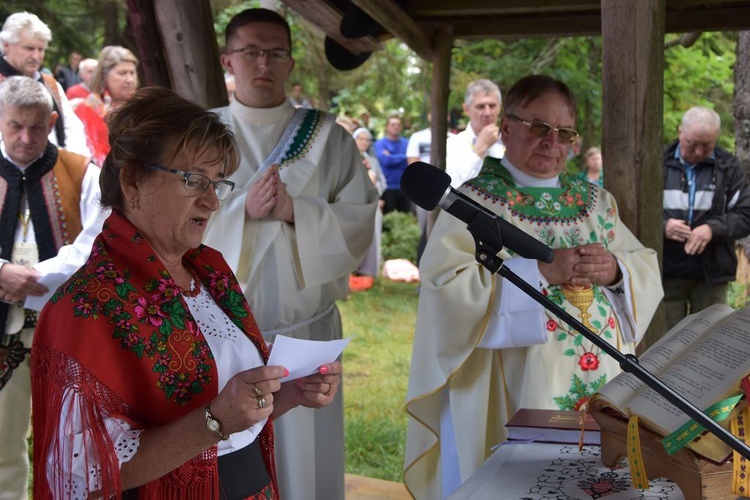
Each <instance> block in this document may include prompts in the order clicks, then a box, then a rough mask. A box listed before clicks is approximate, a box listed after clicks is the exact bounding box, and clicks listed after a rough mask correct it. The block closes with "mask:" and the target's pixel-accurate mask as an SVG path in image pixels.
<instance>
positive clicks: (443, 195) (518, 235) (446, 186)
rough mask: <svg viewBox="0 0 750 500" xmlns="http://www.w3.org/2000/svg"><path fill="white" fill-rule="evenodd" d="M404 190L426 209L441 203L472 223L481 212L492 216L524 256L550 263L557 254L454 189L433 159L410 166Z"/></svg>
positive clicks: (503, 238)
mask: <svg viewBox="0 0 750 500" xmlns="http://www.w3.org/2000/svg"><path fill="white" fill-rule="evenodd" d="M401 191H403V192H404V194H406V196H407V197H408V198H409V199H410V200H411V201H413V202H414V203H415V204H417V205H418V206H420V207H422V208H424V209H425V210H428V211H432V210H434V209H435V208H436V207H438V206H439V207H440V208H442V209H443V210H445V211H446V212H448V213H449V214H451V215H452V216H454V217H456V218H457V219H459V220H461V221H463V222H465V223H466V224H471V223H472V221H474V220H475V218H476V217H477V216H481V217H485V218H488V220H489V221H490V222H491V223H494V224H495V226H496V227H497V231H498V232H499V233H500V234H499V236H500V241H502V242H504V243H505V246H507V247H508V248H510V249H511V250H513V251H514V252H515V253H517V254H518V255H520V256H521V257H525V258H527V259H535V260H541V261H542V262H547V263H549V262H552V259H553V258H554V253H553V252H552V249H551V248H550V247H548V246H547V245H545V244H544V243H542V242H541V241H539V240H537V239H536V238H534V237H532V236H530V235H528V234H526V232H524V231H523V230H521V229H519V228H517V227H516V226H514V225H513V224H511V223H510V222H508V221H506V220H505V219H503V218H502V217H500V216H499V215H497V214H496V213H495V212H493V211H491V210H489V209H487V208H486V207H484V206H482V205H480V204H479V203H477V202H476V201H474V200H472V199H471V198H469V197H468V196H466V195H465V194H463V193H461V192H459V191H457V190H455V189H453V188H452V187H451V176H450V175H448V174H447V173H445V172H443V171H442V170H440V169H439V168H437V167H433V166H432V165H430V164H429V163H425V162H423V161H417V162H414V163H412V164H411V165H409V166H408V167H406V170H404V173H403V174H402V176H401Z"/></svg>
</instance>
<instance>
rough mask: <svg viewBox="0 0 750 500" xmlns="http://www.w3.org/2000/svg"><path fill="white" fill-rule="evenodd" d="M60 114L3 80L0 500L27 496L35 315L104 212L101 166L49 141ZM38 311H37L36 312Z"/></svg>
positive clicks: (79, 259) (72, 266)
mask: <svg viewBox="0 0 750 500" xmlns="http://www.w3.org/2000/svg"><path fill="white" fill-rule="evenodd" d="M56 119H57V113H55V112H54V111H53V109H52V97H51V96H50V94H49V92H48V91H47V89H46V88H44V85H42V84H41V83H39V82H37V81H34V80H32V79H31V78H27V77H25V76H11V77H8V78H6V79H5V80H3V81H2V82H0V136H1V137H2V142H0V152H2V158H1V159H0V193H1V195H0V325H2V326H3V329H2V330H0V443H2V446H0V498H2V499H6V498H8V499H19V498H26V488H27V481H28V474H29V460H28V447H27V443H26V434H27V431H28V428H29V418H30V414H31V381H30V372H29V350H30V347H31V342H32V336H33V333H34V326H35V325H36V311H35V310H30V309H24V308H23V307H22V306H23V305H24V301H25V300H26V299H27V297H28V298H34V299H37V302H39V303H40V304H43V302H44V299H47V298H49V296H51V295H52V292H54V289H50V288H49V287H47V286H45V285H43V284H41V283H39V280H40V278H42V277H43V276H45V275H48V274H53V273H54V274H61V275H63V276H66V277H67V276H70V275H71V274H72V273H73V272H74V271H75V270H76V269H78V267H80V266H81V265H82V264H83V262H84V261H85V260H86V258H88V255H89V253H90V251H91V244H92V242H93V240H94V237H95V236H96V235H97V234H98V233H99V232H100V231H101V227H102V223H103V222H104V218H105V216H106V214H105V213H104V212H103V211H102V210H101V209H100V208H99V198H100V190H99V168H98V167H96V166H95V165H93V164H91V163H89V161H88V159H87V158H86V157H83V156H80V155H77V154H74V153H70V152H68V151H65V150H58V148H57V147H55V146H54V145H53V144H52V143H50V142H49V140H48V138H47V135H48V134H49V131H50V129H52V128H53V127H54V124H55V120H56ZM39 308H40V306H38V307H37V308H36V309H37V310H38V309H39Z"/></svg>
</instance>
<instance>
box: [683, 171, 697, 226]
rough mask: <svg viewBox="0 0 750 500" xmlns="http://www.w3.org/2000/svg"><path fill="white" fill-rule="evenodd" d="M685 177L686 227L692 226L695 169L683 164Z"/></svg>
mask: <svg viewBox="0 0 750 500" xmlns="http://www.w3.org/2000/svg"><path fill="white" fill-rule="evenodd" d="M685 177H686V178H687V183H688V225H689V226H692V225H693V207H694V206H695V168H693V166H692V165H688V164H687V163H686V164H685Z"/></svg>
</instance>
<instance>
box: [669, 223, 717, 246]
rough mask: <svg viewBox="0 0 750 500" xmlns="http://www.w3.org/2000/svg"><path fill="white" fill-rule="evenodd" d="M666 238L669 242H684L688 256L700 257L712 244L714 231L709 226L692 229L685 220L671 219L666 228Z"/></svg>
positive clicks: (703, 225)
mask: <svg viewBox="0 0 750 500" xmlns="http://www.w3.org/2000/svg"><path fill="white" fill-rule="evenodd" d="M664 237H665V238H667V239H669V240H674V241H681V242H684V243H685V253H686V254H688V255H700V254H702V253H703V251H704V250H705V249H706V247H707V246H708V244H709V243H710V242H711V238H712V237H713V231H712V230H711V226H709V225H708V224H701V225H700V226H698V227H695V228H693V229H690V226H689V225H688V223H687V222H685V221H684V220H680V219H669V220H667V225H666V227H665V228H664Z"/></svg>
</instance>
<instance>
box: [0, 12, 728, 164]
mask: <svg viewBox="0 0 750 500" xmlns="http://www.w3.org/2000/svg"><path fill="white" fill-rule="evenodd" d="M130 1H131V2H135V1H137V0H130ZM210 4H211V8H212V11H213V15H214V29H215V31H216V36H217V41H218V44H219V47H223V44H224V39H223V33H224V28H225V26H226V24H227V23H228V22H229V19H230V18H231V17H232V16H233V15H234V14H236V13H237V12H239V11H241V10H243V9H245V8H248V7H256V6H259V5H261V4H262V5H266V6H267V5H269V4H270V5H274V4H278V10H280V11H282V13H284V14H285V16H286V17H287V19H289V21H290V24H291V26H292V31H293V33H292V40H293V50H292V52H293V57H294V59H295V60H296V66H295V69H294V73H293V74H292V77H291V78H290V82H291V81H299V82H301V83H303V85H304V89H305V94H306V95H307V96H308V97H310V98H311V100H313V102H314V103H315V104H316V106H317V107H319V108H321V109H330V110H331V111H332V112H334V113H337V114H347V115H349V116H350V117H354V118H359V117H360V115H361V114H362V113H363V112H365V111H367V112H369V113H370V115H371V123H370V124H369V126H370V128H371V129H373V130H375V131H376V132H377V133H380V132H382V127H383V125H384V123H385V120H386V118H387V117H388V116H389V115H390V114H392V113H399V114H401V115H402V116H403V117H404V121H405V125H406V127H405V128H406V131H405V134H406V135H408V134H409V133H410V132H412V131H414V130H419V129H421V128H425V127H426V126H427V120H426V114H427V111H428V109H429V92H430V85H431V77H432V73H431V68H430V65H429V64H428V63H426V62H425V61H423V60H421V59H420V58H419V57H418V56H416V54H414V53H413V52H412V51H411V50H410V49H409V48H408V47H407V46H406V45H404V44H402V43H400V42H398V41H397V40H389V41H387V42H385V43H384V44H383V50H381V51H377V52H375V53H373V54H372V56H371V57H370V58H369V59H368V60H367V62H365V63H364V64H363V65H362V66H360V67H359V68H357V69H355V70H352V71H348V72H342V71H338V70H335V69H333V68H332V67H331V66H330V64H329V63H328V62H327V61H326V59H325V54H324V52H323V35H322V34H321V33H320V32H319V31H318V30H317V29H316V28H315V27H313V26H312V25H311V24H310V23H308V22H307V21H305V20H304V19H302V18H301V16H299V15H297V14H296V13H295V12H294V11H292V10H291V9H289V8H287V7H286V6H284V5H283V4H279V3H278V2H274V1H273V0H271V1H269V0H265V1H264V0H244V1H239V0H210ZM21 10H27V11H30V12H33V13H35V14H37V15H38V16H39V17H40V18H41V19H42V20H43V21H44V22H45V23H47V24H48V25H49V27H50V28H51V30H52V33H53V40H52V43H51V44H50V46H49V48H48V51H47V56H46V59H45V65H46V66H47V67H49V68H54V66H55V65H56V64H57V63H59V62H62V63H67V58H68V54H69V53H70V51H71V50H77V51H80V52H81V53H83V55H84V56H85V57H93V58H96V57H97V55H98V53H99V50H100V49H101V48H102V47H104V46H105V45H123V46H126V47H128V48H130V49H131V50H133V51H134V53H136V54H138V51H137V48H136V46H135V43H134V40H133V36H132V33H131V31H130V27H129V20H128V17H127V0H5V1H4V2H2V5H0V18H2V19H5V18H6V17H7V16H8V15H9V14H11V13H13V12H17V11H21ZM685 40H689V42H687V43H686V42H685ZM736 43H737V32H704V33H702V34H700V36H699V37H697V38H695V37H693V38H691V37H689V36H688V37H683V36H682V34H668V35H667V36H666V37H665V54H664V55H665V72H664V135H663V137H664V141H665V142H671V141H672V140H674V139H675V138H676V136H677V127H678V125H679V121H680V119H681V117H682V114H683V113H684V111H685V110H687V109H688V108H689V107H690V106H695V105H704V106H708V107H711V108H713V109H715V110H716V111H717V112H718V113H719V115H720V116H721V118H722V129H723V133H722V134H721V136H720V139H719V143H720V146H722V147H724V148H726V149H729V150H730V151H733V150H734V117H733V113H732V104H733V91H734V73H733V67H734V62H735V47H736ZM529 73H544V74H548V75H550V76H553V77H555V78H558V79H560V80H562V81H564V82H565V83H567V84H568V85H569V86H570V87H571V88H572V89H573V92H574V93H575V94H576V96H577V98H578V105H579V114H578V120H577V128H578V130H579V132H580V133H581V135H582V138H583V145H582V148H583V150H584V151H585V149H586V148H588V147H589V146H599V145H600V144H601V112H602V44H601V38H600V37H594V36H590V37H574V38H528V39H519V40H512V41H510V40H496V39H487V40H471V41H462V40H457V41H456V42H455V44H454V48H453V55H452V64H451V80H450V89H451V93H450V99H449V107H450V116H451V125H452V126H453V127H454V128H458V129H462V128H463V127H465V125H466V121H465V117H464V116H463V115H462V112H461V103H462V102H463V98H464V91H465V89H466V86H467V84H468V83H469V82H470V81H472V80H475V79H477V78H488V79H490V80H492V81H494V82H496V83H497V84H498V86H499V87H500V89H501V91H502V92H503V93H505V92H506V91H507V90H508V88H509V87H510V85H512V83H513V82H515V81H516V80H517V79H518V78H520V77H522V76H524V75H526V74H529ZM604 160H605V168H606V158H605V159H604Z"/></svg>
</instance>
